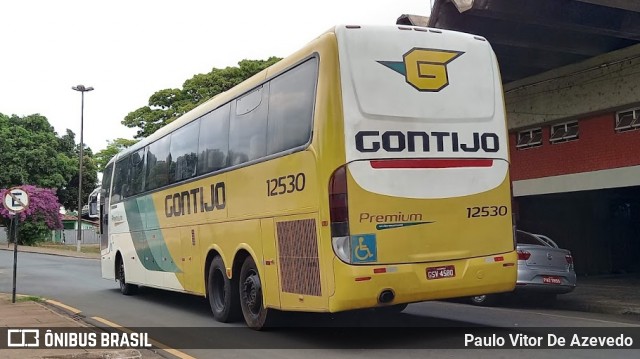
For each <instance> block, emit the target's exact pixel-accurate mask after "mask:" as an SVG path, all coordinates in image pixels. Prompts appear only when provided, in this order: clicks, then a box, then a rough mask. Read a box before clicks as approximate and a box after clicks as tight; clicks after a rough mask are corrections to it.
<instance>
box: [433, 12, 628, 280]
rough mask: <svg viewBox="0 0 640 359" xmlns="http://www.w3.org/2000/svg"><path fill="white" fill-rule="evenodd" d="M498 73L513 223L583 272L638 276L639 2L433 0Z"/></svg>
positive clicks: (444, 24)
mask: <svg viewBox="0 0 640 359" xmlns="http://www.w3.org/2000/svg"><path fill="white" fill-rule="evenodd" d="M433 5H434V6H433V9H432V13H431V17H430V19H429V26H430V27H438V28H442V29H449V30H456V31H463V32H468V33H473V34H477V35H481V36H484V37H485V38H486V39H487V40H488V41H489V42H490V43H491V44H492V47H493V49H494V51H495V53H496V56H497V58H498V62H499V63H500V70H501V74H502V78H503V86H504V97H505V103H506V112H507V122H508V127H509V132H510V161H511V178H512V185H513V195H514V213H515V218H516V225H517V226H518V227H519V228H521V229H524V230H527V231H530V232H534V233H542V234H545V235H548V236H549V237H551V238H553V239H554V240H555V241H556V242H557V243H558V244H559V245H560V246H561V247H564V248H567V249H570V250H571V251H572V253H573V255H574V261H575V268H576V272H577V273H578V274H608V273H628V272H640V261H639V260H638V258H640V45H639V44H640V2H635V1H618V0H518V1H513V0H435V1H433Z"/></svg>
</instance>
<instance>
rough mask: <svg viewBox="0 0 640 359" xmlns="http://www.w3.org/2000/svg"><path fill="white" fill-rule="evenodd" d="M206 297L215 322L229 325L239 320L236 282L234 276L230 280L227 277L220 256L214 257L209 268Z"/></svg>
mask: <svg viewBox="0 0 640 359" xmlns="http://www.w3.org/2000/svg"><path fill="white" fill-rule="evenodd" d="M207 296H208V297H209V305H210V306H211V311H212V312H213V317H214V318H215V320H217V321H219V322H222V323H229V322H232V321H235V320H237V319H239V316H240V299H239V291H238V280H237V278H236V276H234V277H233V278H232V279H229V277H227V274H226V269H225V266H224V262H223V261H222V258H221V257H220V256H215V258H213V261H212V262H211V266H210V267H209V277H208V278H207Z"/></svg>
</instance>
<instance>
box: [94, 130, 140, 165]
mask: <svg viewBox="0 0 640 359" xmlns="http://www.w3.org/2000/svg"><path fill="white" fill-rule="evenodd" d="M137 142H138V140H129V139H126V138H116V139H115V140H113V141H107V148H105V149H104V150H102V151H99V152H98V153H96V155H95V156H94V158H93V159H94V160H95V162H96V166H97V169H98V172H104V168H105V167H107V163H109V161H110V160H111V159H112V158H113V157H114V156H115V155H117V154H118V153H119V152H120V151H122V150H124V149H125V148H128V147H131V146H133V145H135V144H136V143H137Z"/></svg>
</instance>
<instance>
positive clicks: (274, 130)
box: [267, 57, 318, 155]
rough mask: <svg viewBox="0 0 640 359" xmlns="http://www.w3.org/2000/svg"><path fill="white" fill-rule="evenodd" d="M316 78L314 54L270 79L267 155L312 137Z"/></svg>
mask: <svg viewBox="0 0 640 359" xmlns="http://www.w3.org/2000/svg"><path fill="white" fill-rule="evenodd" d="M317 78H318V59H317V58H315V57H314V58H312V59H310V60H308V61H306V62H304V63H303V64H301V65H299V66H297V67H295V68H293V69H291V70H289V71H287V72H285V73H283V74H282V75H280V76H278V77H276V78H274V79H273V80H271V82H270V85H269V129H268V134H267V138H268V144H267V154H269V155H272V154H274V153H278V152H282V151H286V150H289V149H292V148H296V147H299V146H303V145H305V144H306V143H308V142H309V140H310V139H311V129H312V127H313V105H314V102H315V94H316V83H317Z"/></svg>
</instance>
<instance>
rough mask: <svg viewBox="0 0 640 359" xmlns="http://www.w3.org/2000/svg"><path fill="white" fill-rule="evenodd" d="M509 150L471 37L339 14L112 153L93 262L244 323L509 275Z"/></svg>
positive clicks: (467, 292)
mask: <svg viewBox="0 0 640 359" xmlns="http://www.w3.org/2000/svg"><path fill="white" fill-rule="evenodd" d="M508 168H509V163H508V150H507V130H506V121H505V112H504V104H503V97H502V87H501V80H500V75H499V70H498V66H497V62H496V58H495V55H494V53H493V51H492V49H491V46H490V45H489V43H488V42H487V41H486V40H485V39H484V38H482V37H478V36H473V35H469V34H464V33H456V32H451V31H444V30H437V29H428V28H421V27H408V26H387V27H385V26H336V27H334V28H332V29H331V30H329V31H327V32H326V33H324V34H322V35H321V36H319V37H318V38H316V39H315V40H313V41H312V42H310V43H309V44H308V45H307V46H305V47H304V48H303V49H301V50H299V51H297V52H295V53H294V54H292V55H291V56H289V57H287V58H285V59H283V60H281V61H280V62H278V63H277V64H275V65H273V66H271V67H269V68H267V69H266V70H264V71H262V72H260V73H259V74H257V75H255V76H253V77H252V78H250V79H248V80H246V81H245V82H243V83H241V84H240V85H238V86H236V87H235V88H233V89H231V90H229V91H227V92H225V93H223V94H220V95H218V96H216V97H214V98H212V99H211V100H209V101H207V102H206V103H204V104H202V105H200V106H199V107H197V108H195V109H194V110H192V111H190V112H188V113H186V114H185V115H183V116H181V117H180V118H178V119H177V120H175V121H174V122H172V123H170V124H168V125H167V126H165V127H163V128H161V129H159V130H158V131H157V132H156V133H154V134H153V135H151V136H149V137H148V138H146V139H144V140H142V141H140V142H138V143H137V144H136V145H134V146H132V147H130V148H128V149H126V150H125V151H123V152H122V153H120V154H118V155H117V156H116V157H115V158H114V159H112V161H111V162H110V163H109V165H108V166H107V167H106V171H105V175H104V180H103V183H102V189H103V195H102V196H101V201H100V202H101V203H100V211H101V231H102V244H101V257H102V261H101V263H102V275H103V277H104V278H106V279H112V280H117V281H119V282H120V289H121V291H122V293H124V294H131V293H133V292H134V291H135V289H136V288H137V286H138V285H143V286H149V287H155V288H162V289H167V290H172V291H178V292H184V293H192V294H196V295H201V296H206V297H207V298H208V299H209V302H210V304H211V309H212V311H213V315H214V317H215V319H217V320H219V321H222V322H227V321H231V320H234V319H236V318H238V319H239V318H240V315H243V316H244V319H245V321H246V323H247V324H248V325H249V326H250V327H252V328H257V329H259V328H262V327H263V326H265V325H268V324H269V321H270V320H271V319H270V318H273V316H274V315H275V314H276V313H277V311H279V310H282V311H308V312H338V311H345V310H351V309H358V308H378V309H379V310H381V311H401V310H403V309H404V308H405V307H406V305H407V303H412V302H419V301H426V300H432V299H442V298H451V297H462V296H471V295H477V294H487V293H495V292H506V291H510V290H512V289H513V288H514V285H515V280H516V266H515V264H516V262H517V256H516V253H515V250H514V241H513V230H512V218H511V192H510V179H509V171H508Z"/></svg>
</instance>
